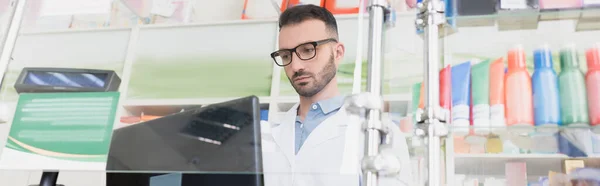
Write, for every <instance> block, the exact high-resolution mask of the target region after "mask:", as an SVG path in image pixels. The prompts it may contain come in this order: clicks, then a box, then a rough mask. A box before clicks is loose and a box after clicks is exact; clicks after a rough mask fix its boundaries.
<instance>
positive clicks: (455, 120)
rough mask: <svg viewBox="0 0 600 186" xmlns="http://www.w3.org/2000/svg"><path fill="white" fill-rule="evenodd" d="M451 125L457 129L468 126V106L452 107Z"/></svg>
mask: <svg viewBox="0 0 600 186" xmlns="http://www.w3.org/2000/svg"><path fill="white" fill-rule="evenodd" d="M452 124H453V125H454V126H457V127H468V126H469V106H468V105H454V106H452Z"/></svg>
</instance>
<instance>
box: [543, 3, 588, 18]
mask: <svg viewBox="0 0 600 186" xmlns="http://www.w3.org/2000/svg"><path fill="white" fill-rule="evenodd" d="M539 1H540V11H541V12H542V14H541V15H542V16H540V19H541V20H558V19H577V18H579V17H580V16H581V11H580V10H581V8H582V6H583V2H582V0H539Z"/></svg>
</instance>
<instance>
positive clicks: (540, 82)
mask: <svg viewBox="0 0 600 186" xmlns="http://www.w3.org/2000/svg"><path fill="white" fill-rule="evenodd" d="M533 58H534V69H535V70H534V72H533V76H532V78H531V81H532V86H533V89H532V90H533V110H534V121H535V126H542V127H557V126H558V125H559V124H560V104H559V103H560V98H559V91H558V78H557V75H556V72H555V71H554V69H553V68H552V63H553V62H552V53H551V52H550V50H549V49H548V48H541V49H538V50H536V51H534V54H533Z"/></svg>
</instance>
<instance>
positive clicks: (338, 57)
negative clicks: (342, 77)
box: [334, 43, 346, 64]
mask: <svg viewBox="0 0 600 186" xmlns="http://www.w3.org/2000/svg"><path fill="white" fill-rule="evenodd" d="M334 52H335V62H336V63H338V64H339V63H340V61H342V59H344V54H345V53H346V47H345V46H344V43H338V44H337V45H335V51H334Z"/></svg>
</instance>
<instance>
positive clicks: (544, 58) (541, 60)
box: [533, 48, 552, 69]
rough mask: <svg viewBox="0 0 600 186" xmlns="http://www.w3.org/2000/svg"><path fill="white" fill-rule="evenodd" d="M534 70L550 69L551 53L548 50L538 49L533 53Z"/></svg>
mask: <svg viewBox="0 0 600 186" xmlns="http://www.w3.org/2000/svg"><path fill="white" fill-rule="evenodd" d="M533 65H534V68H536V69H538V68H552V52H551V51H550V49H548V48H540V49H537V50H535V51H534V52H533Z"/></svg>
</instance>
